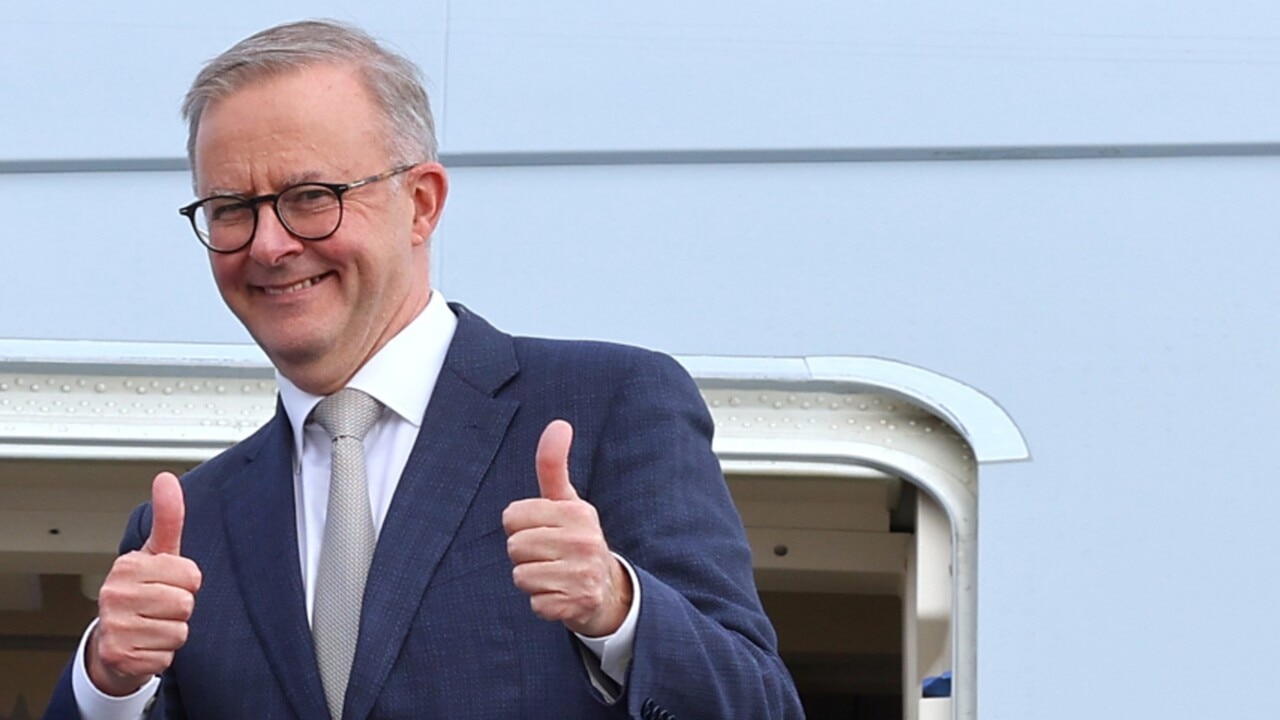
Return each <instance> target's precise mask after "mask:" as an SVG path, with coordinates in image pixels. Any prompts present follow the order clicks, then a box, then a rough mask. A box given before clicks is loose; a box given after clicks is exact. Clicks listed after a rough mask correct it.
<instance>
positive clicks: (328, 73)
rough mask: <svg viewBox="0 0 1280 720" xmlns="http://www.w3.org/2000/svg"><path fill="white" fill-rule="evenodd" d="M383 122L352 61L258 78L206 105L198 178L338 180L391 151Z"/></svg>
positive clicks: (202, 182) (371, 168)
mask: <svg viewBox="0 0 1280 720" xmlns="http://www.w3.org/2000/svg"><path fill="white" fill-rule="evenodd" d="M384 125H385V122H384V120H383V118H382V116H381V114H380V112H379V111H378V109H377V106H376V105H375V103H374V101H373V98H372V96H371V95H370V93H369V92H368V90H367V89H366V88H365V85H364V83H363V82H362V81H361V79H360V76H359V74H358V73H357V71H356V70H355V69H354V68H352V67H348V66H341V65H316V66H312V67H306V68H302V69H300V70H294V71H289V72H286V73H283V74H280V75H273V76H269V77H266V78H263V79H260V80H256V81H253V82H250V83H249V84H247V85H245V86H244V87H241V88H240V89H238V90H236V91H235V92H233V93H232V94H231V95H229V96H227V97H225V98H222V99H220V100H216V101H214V102H212V103H210V104H209V106H208V107H207V108H205V111H204V114H203V115H202V116H201V118H200V127H199V130H198V132H197V135H196V143H195V164H196V178H195V179H196V185H197V187H198V188H199V189H201V190H202V191H203V190H230V191H236V192H247V191H254V192H265V191H268V190H269V189H270V188H278V187H280V186H281V185H282V184H288V183H289V182H290V181H295V182H296V181H297V179H299V178H304V177H305V178H308V179H320V178H323V179H329V180H333V181H339V182H342V181H346V180H350V179H351V178H348V177H346V175H348V174H352V173H356V174H359V173H364V174H368V173H370V172H377V171H378V170H379V169H381V166H382V165H383V164H385V163H386V162H387V160H386V158H387V156H388V153H387V151H386V142H385V132H384ZM353 177H354V175H353Z"/></svg>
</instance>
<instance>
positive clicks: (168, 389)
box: [164, 387, 173, 395]
mask: <svg viewBox="0 0 1280 720" xmlns="http://www.w3.org/2000/svg"><path fill="white" fill-rule="evenodd" d="M164 394H165V395H172V394H173V388H171V387H166V388H165V389H164Z"/></svg>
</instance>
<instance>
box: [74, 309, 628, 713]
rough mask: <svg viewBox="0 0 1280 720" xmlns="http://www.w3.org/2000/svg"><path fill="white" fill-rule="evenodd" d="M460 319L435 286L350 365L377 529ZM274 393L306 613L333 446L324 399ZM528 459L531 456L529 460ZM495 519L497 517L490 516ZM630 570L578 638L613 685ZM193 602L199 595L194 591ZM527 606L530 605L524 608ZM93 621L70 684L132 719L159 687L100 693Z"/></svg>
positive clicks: (88, 709)
mask: <svg viewBox="0 0 1280 720" xmlns="http://www.w3.org/2000/svg"><path fill="white" fill-rule="evenodd" d="M457 325H458V319H457V316H455V315H454V314H453V311H452V310H451V309H449V306H448V305H447V304H446V303H445V300H444V298H443V297H442V296H441V295H440V293H438V292H433V293H432V295H431V299H430V301H429V302H428V303H427V307H426V308H425V309H424V310H423V311H422V312H421V313H419V314H418V317H416V318H414V319H413V320H412V321H411V322H410V323H409V325H408V326H406V327H405V328H404V329H403V330H401V331H400V333H399V334H397V335H396V336H395V337H393V338H392V339H391V340H390V341H389V342H388V343H387V344H386V345H385V346H384V347H383V348H382V349H381V350H379V351H378V353H377V354H376V355H374V356H373V357H372V358H370V359H369V361H368V362H366V363H365V364H364V366H363V367H361V368H360V370H359V371H357V372H356V374H355V376H354V377H352V378H351V381H350V382H349V383H348V384H347V387H353V388H356V389H358V390H361V391H363V392H365V393H367V394H369V395H371V396H372V397H374V398H375V399H377V400H378V402H380V403H382V405H383V406H384V408H383V411H382V416H381V417H380V418H379V419H378V421H377V423H375V424H374V426H373V428H372V429H370V430H369V433H368V434H367V435H366V436H365V438H364V447H365V463H366V467H367V470H368V472H367V477H368V482H369V507H370V508H371V509H372V511H373V527H374V530H375V532H379V533H380V532H381V531H382V522H383V520H384V519H386V517H387V510H388V509H389V508H390V507H391V499H392V497H394V496H395V491H396V487H397V486H398V485H399V483H400V475H401V474H402V473H403V472H404V468H405V465H406V464H407V463H408V460H409V454H410V452H412V451H413V445H414V442H415V440H416V439H417V437H418V431H419V430H420V426H421V424H422V418H423V415H424V414H425V413H426V409H427V403H429V402H430V400H431V395H432V393H433V392H434V391H435V387H436V380H437V379H438V378H439V376H440V369H441V368H442V367H444V359H445V355H446V354H447V353H448V350H449V344H450V342H452V340H453V333H454V330H455V329H456V328H457ZM276 380H277V382H278V383H279V387H280V400H281V402H282V403H283V405H284V409H285V414H286V415H287V416H288V419H289V425H290V427H291V429H292V431H293V439H294V469H293V490H294V493H293V496H294V503H295V511H296V512H295V515H296V518H297V534H298V557H299V558H300V559H301V562H302V568H301V570H302V586H303V588H304V591H305V593H306V606H307V617H308V618H310V617H311V612H312V608H313V606H314V603H315V577H316V570H317V568H318V567H319V564H320V545H321V542H322V540H323V538H324V523H325V513H326V511H327V509H328V502H329V474H330V465H331V462H332V452H333V446H332V443H331V442H330V440H329V436H328V434H327V433H326V432H325V431H324V429H323V428H321V427H320V426H319V425H317V424H315V423H307V422H306V421H307V418H308V417H310V415H311V411H312V409H314V408H315V406H316V405H317V404H319V402H320V401H321V400H323V399H324V398H323V397H322V396H319V395H312V394H310V393H308V392H305V391H303V390H301V389H299V388H298V386H296V385H294V384H293V383H292V382H291V381H290V380H289V379H288V378H286V377H284V376H283V375H280V374H279V373H278V372H277V373H276ZM533 462H534V459H533V458H532V457H531V458H529V464H530V465H532V464H533ZM496 521H498V520H495V522H496ZM618 559H619V560H620V561H621V562H622V565H623V567H624V568H626V571H627V573H628V574H629V575H630V577H631V585H632V588H633V600H632V603H631V608H630V610H629V611H628V612H627V617H626V619H625V620H624V621H623V624H622V626H621V627H620V628H619V629H618V631H617V632H616V633H614V634H613V635H609V636H606V637H602V638H587V637H583V636H581V635H579V636H578V637H579V639H580V640H581V641H582V643H583V645H584V646H586V648H587V649H588V650H590V651H591V653H592V654H593V655H595V656H596V658H598V659H599V662H600V667H599V670H600V671H603V672H604V674H605V675H606V676H608V677H609V678H610V679H612V680H613V681H614V682H616V683H618V685H622V684H623V681H624V678H625V677H626V671H627V666H628V665H629V664H630V662H631V651H632V647H633V644H634V638H635V626H636V619H637V618H638V616H639V608H640V583H639V581H638V578H637V577H636V574H635V570H634V569H632V567H631V565H630V563H628V562H627V561H626V560H625V559H623V558H621V557H619V558H618ZM196 601H197V603H198V602H199V597H198V596H197V598H196ZM530 612H532V611H530ZM96 623H97V621H96V620H95V621H94V624H91V625H90V626H89V629H88V630H86V631H85V634H84V637H83V638H81V641H80V648H79V650H78V651H77V652H76V662H75V664H74V667H73V670H72V689H73V692H74V694H75V698H76V704H77V705H78V706H79V708H80V714H81V715H82V716H83V717H84V720H138V719H139V718H141V717H142V716H143V714H144V713H145V711H146V707H147V704H148V702H149V701H150V700H151V698H152V696H154V695H155V693H156V690H157V688H158V687H159V684H160V681H159V678H152V679H151V680H150V681H148V682H147V684H146V685H143V686H142V688H140V689H139V690H138V691H137V692H136V693H134V694H132V695H128V696H125V697H121V698H117V697H112V696H109V695H105V694H103V693H102V692H101V691H99V690H98V689H97V688H96V687H94V685H93V683H92V682H91V681H90V680H89V676H88V672H87V670H86V669H85V658H84V652H85V643H86V642H87V640H88V638H89V635H90V633H91V632H92V631H93V628H94V627H95V625H96ZM590 665H591V664H590V663H588V670H590V671H591V677H592V682H593V684H595V686H596V687H597V689H599V690H600V691H601V692H602V693H604V694H605V695H606V696H607V697H610V698H611V699H612V696H613V693H612V692H610V691H609V689H607V688H606V687H605V686H604V685H603V684H602V683H601V682H600V680H599V679H598V677H597V676H596V674H595V670H596V668H593V667H591V666H590Z"/></svg>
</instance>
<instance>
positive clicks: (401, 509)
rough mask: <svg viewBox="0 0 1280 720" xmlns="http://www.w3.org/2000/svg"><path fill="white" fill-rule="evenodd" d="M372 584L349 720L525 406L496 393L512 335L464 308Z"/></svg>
mask: <svg viewBox="0 0 1280 720" xmlns="http://www.w3.org/2000/svg"><path fill="white" fill-rule="evenodd" d="M454 311H455V313H457V315H458V327H457V330H456V331H455V332H454V338H453V342H452V344H451V345H450V347H449V353H448V355H447V357H446V359H445V364H444V367H443V368H442V369H441V372H440V378H439V380H437V382H436V387H435V390H434V392H433V393H432V396H431V402H430V403H429V405H428V406H427V411H426V415H425V417H424V418H423V421H422V426H421V429H420V430H419V432H418V438H417V440H416V442H415V443H414V448H413V452H412V453H411V454H410V456H409V460H408V463H407V464H406V465H405V469H404V474H403V475H402V476H401V478H400V483H399V485H398V486H397V488H396V493H395V497H394V498H393V499H392V501H391V507H390V509H389V510H388V512H387V518H386V520H385V521H384V523H383V527H382V532H381V533H380V535H379V537H378V547H377V549H376V550H375V552H374V556H373V565H372V567H371V568H370V570H369V579H368V582H367V583H366V585H365V595H364V605H363V608H362V610H361V623H360V639H359V641H358V644H357V646H356V656H355V661H354V664H353V667H352V671H351V681H350V683H349V684H348V686H347V699H346V707H345V709H344V710H345V711H344V713H343V716H344V717H346V718H365V717H367V716H368V714H369V712H370V711H371V710H372V708H373V703H374V701H375V700H376V698H377V696H378V693H379V691H380V690H381V688H382V685H383V683H384V682H385V681H386V679H387V675H388V674H389V672H390V670H391V666H392V665H393V664H394V662H395V659H396V657H397V656H398V655H399V654H400V648H401V646H402V645H403V644H404V640H405V637H406V635H407V634H408V631H409V627H410V626H411V625H412V623H413V619H414V616H415V615H416V613H417V611H418V607H419V605H420V604H421V598H422V596H423V594H424V593H425V592H426V588H427V586H428V584H429V583H430V582H431V576H432V575H433V574H434V572H435V569H436V567H437V566H438V565H439V563H440V560H441V558H442V557H443V556H444V553H445V550H446V549H447V548H448V547H449V544H450V543H451V542H452V541H453V536H454V534H455V533H456V532H457V530H458V527H459V526H460V525H461V523H462V520H463V517H464V516H465V515H466V513H467V510H468V509H469V508H470V506H471V502H472V500H473V499H474V498H475V495H476V491H477V490H478V489H479V487H480V482H481V480H482V479H483V478H484V475H485V473H486V472H487V471H488V468H489V465H490V464H491V463H492V462H493V459H494V457H495V456H496V455H497V452H498V448H499V446H500V445H501V444H502V439H503V437H504V436H505V435H506V432H507V427H508V425H509V424H510V422H511V418H512V417H513V416H514V415H515V410H516V407H517V403H516V402H515V401H513V400H506V399H499V398H496V397H494V394H495V393H496V392H497V391H498V389H500V388H501V387H502V386H503V385H504V384H506V382H507V381H509V380H510V379H511V378H512V377H513V376H514V375H515V373H516V369H517V366H516V361H515V352H514V349H513V347H512V344H511V338H510V337H508V336H506V335H503V334H501V333H499V332H498V331H497V330H494V329H493V328H492V327H490V326H489V325H488V324H486V323H485V322H484V321H483V320H480V319H479V318H477V317H476V316H474V315H472V314H470V312H468V311H467V310H466V308H463V307H462V306H454Z"/></svg>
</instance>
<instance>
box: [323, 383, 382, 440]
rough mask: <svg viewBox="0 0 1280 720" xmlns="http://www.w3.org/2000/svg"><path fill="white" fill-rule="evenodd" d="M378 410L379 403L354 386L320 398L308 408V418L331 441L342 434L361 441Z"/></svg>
mask: <svg viewBox="0 0 1280 720" xmlns="http://www.w3.org/2000/svg"><path fill="white" fill-rule="evenodd" d="M381 413H382V403H380V402H378V401H377V400H374V399H373V398H372V397H370V396H369V395H366V394H365V393H362V392H360V391H359V390H356V389H354V388H343V389H342V390H339V391H338V392H336V393H334V394H332V395H330V396H329V397H327V398H325V399H323V400H321V401H320V404H319V405H316V409H315V410H312V411H311V419H312V420H314V421H316V422H317V423H319V424H320V427H322V428H324V429H325V432H327V433H329V437H331V438H333V439H334V440H337V439H338V438H341V437H350V438H355V439H356V440H363V439H364V436H365V434H366V433H368V432H369V428H371V427H373V424H374V423H375V422H377V420H378V415H379V414H381Z"/></svg>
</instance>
